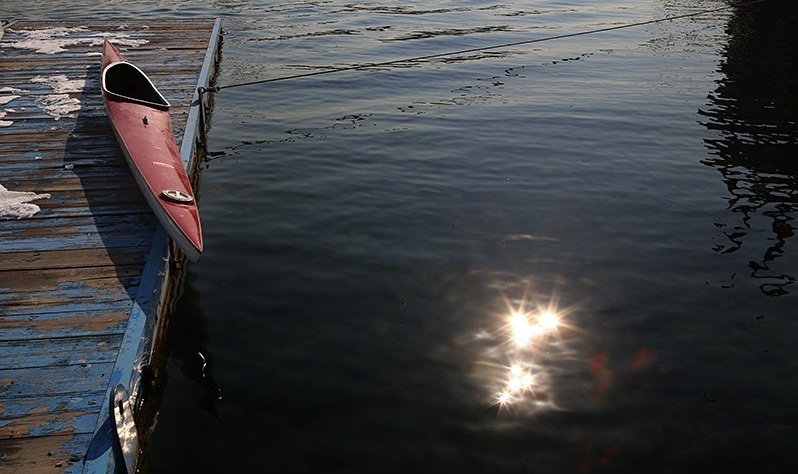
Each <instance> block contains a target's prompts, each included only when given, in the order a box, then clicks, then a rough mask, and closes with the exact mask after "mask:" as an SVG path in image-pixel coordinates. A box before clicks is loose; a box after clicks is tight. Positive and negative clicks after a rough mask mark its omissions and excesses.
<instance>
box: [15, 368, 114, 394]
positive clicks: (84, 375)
mask: <svg viewBox="0 0 798 474" xmlns="http://www.w3.org/2000/svg"><path fill="white" fill-rule="evenodd" d="M113 368H114V364H113V363H104V364H88V365H67V366H63V367H33V368H27V369H0V399H13V398H32V397H36V396H39V395H41V394H44V393H46V394H48V395H73V394H80V393H91V392H97V391H99V390H102V389H104V388H106V387H107V386H108V380H109V378H110V376H111V370H113Z"/></svg>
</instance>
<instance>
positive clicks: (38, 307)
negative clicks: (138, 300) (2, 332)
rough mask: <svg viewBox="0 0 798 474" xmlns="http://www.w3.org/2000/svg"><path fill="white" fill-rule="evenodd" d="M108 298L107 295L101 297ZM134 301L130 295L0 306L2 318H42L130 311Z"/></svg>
mask: <svg viewBox="0 0 798 474" xmlns="http://www.w3.org/2000/svg"><path fill="white" fill-rule="evenodd" d="M101 296H107V295H101ZM132 304H133V301H132V299H131V298H130V295H127V294H124V295H114V296H111V297H100V296H98V297H96V298H90V299H84V300H80V301H65V300H58V301H48V302H43V301H42V302H38V304H33V303H31V304H27V305H25V304H19V305H15V306H13V307H10V306H2V305H0V317H2V316H7V317H18V316H40V315H46V314H53V313H77V312H80V311H86V312H90V311H130V307H131V306H132Z"/></svg>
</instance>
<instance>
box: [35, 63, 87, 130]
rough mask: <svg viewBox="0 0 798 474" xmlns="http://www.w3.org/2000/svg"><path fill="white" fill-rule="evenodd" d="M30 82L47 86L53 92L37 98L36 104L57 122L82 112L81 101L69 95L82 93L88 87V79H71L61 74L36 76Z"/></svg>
mask: <svg viewBox="0 0 798 474" xmlns="http://www.w3.org/2000/svg"><path fill="white" fill-rule="evenodd" d="M30 82H32V83H34V84H46V85H48V86H49V87H50V88H51V89H52V90H53V93H52V94H48V95H46V96H43V97H40V98H37V99H36V103H37V104H38V105H39V107H41V108H42V109H43V110H44V111H45V112H46V113H48V114H49V115H51V116H52V117H53V118H55V119H56V120H58V119H60V118H61V117H63V116H65V115H69V114H71V113H72V112H77V111H78V110H80V108H81V103H80V99H78V98H76V97H70V96H69V94H70V93H79V92H82V91H83V89H84V88H85V86H86V79H69V78H68V77H67V76H65V75H63V74H59V75H56V76H49V77H43V76H36V77H34V78H33V79H31V80H30Z"/></svg>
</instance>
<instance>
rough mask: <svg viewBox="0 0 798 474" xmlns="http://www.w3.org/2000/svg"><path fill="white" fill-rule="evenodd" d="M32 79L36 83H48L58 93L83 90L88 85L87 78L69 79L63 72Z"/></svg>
mask: <svg viewBox="0 0 798 474" xmlns="http://www.w3.org/2000/svg"><path fill="white" fill-rule="evenodd" d="M30 81H31V82H33V83H34V84H47V85H48V86H50V87H52V88H53V92H55V93H56V94H69V93H70V92H83V88H84V87H86V79H69V78H68V77H66V76H65V75H63V74H60V75H57V76H50V77H42V76H36V77H34V78H33V79H31V80H30Z"/></svg>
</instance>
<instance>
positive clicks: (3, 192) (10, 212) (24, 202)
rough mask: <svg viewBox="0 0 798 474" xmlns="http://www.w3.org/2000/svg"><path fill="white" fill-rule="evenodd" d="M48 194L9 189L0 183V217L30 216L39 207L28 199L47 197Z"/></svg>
mask: <svg viewBox="0 0 798 474" xmlns="http://www.w3.org/2000/svg"><path fill="white" fill-rule="evenodd" d="M49 198H50V195H49V194H36V193H31V192H23V191H9V190H8V189H6V188H5V186H3V185H2V184H0V218H4V219H13V218H16V219H23V218H26V217H32V216H33V215H34V214H36V213H37V212H39V211H41V208H39V206H37V205H36V204H31V203H30V201H35V200H37V199H49Z"/></svg>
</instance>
